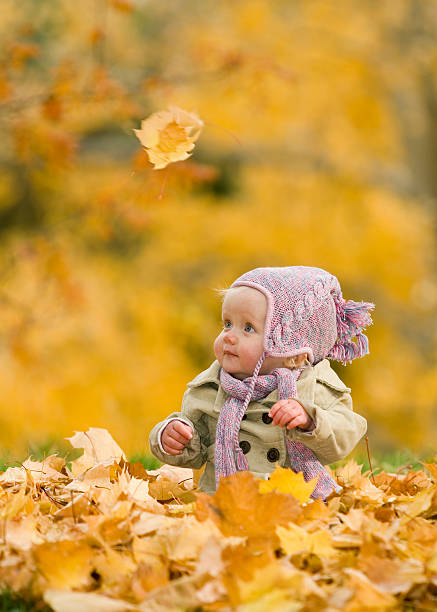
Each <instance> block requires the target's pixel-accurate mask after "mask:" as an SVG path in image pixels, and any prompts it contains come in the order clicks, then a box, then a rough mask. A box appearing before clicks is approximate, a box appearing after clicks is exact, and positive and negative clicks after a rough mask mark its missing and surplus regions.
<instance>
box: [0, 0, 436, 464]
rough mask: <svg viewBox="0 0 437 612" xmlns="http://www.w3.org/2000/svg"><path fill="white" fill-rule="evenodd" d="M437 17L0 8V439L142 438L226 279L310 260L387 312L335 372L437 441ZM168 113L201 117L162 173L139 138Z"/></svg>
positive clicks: (393, 417) (369, 401)
mask: <svg viewBox="0 0 437 612" xmlns="http://www.w3.org/2000/svg"><path fill="white" fill-rule="evenodd" d="M436 13H437V1H436V0H430V1H429V2H427V3H423V2H419V1H418V0H399V2H398V3H397V4H396V7H394V6H393V3H390V2H389V1H388V0H383V1H379V2H377V1H376V0H367V1H366V2H365V3H362V2H358V0H354V1H353V2H350V1H349V2H346V0H339V1H337V2H326V1H325V0H296V1H295V2H292V3H290V2H288V1H287V0H274V1H273V2H268V1H267V0H240V1H239V2H237V3H236V2H232V1H231V0H225V1H223V2H220V3H216V2H212V0H202V1H200V0H195V1H194V2H191V3H189V4H187V3H182V1H181V0H174V1H172V2H155V1H153V0H152V1H149V2H144V1H142V0H93V2H89V0H87V1H86V0H76V2H74V3H71V2H70V1H69V0H57V1H56V2H53V1H51V2H49V1H47V0H38V1H36V0H23V1H22V2H20V3H18V4H17V3H16V2H14V1H13V0H3V2H2V20H1V22H0V40H1V41H2V45H1V51H0V132H1V142H2V146H1V147H0V233H1V237H2V243H1V245H0V249H1V256H2V257H1V268H0V278H1V280H2V284H1V287H0V321H1V327H0V329H1V338H2V345H1V351H0V384H1V388H2V395H1V400H0V401H1V403H2V408H3V409H2V411H1V415H2V416H1V421H0V422H1V425H2V427H1V429H0V432H1V433H0V440H1V441H2V443H3V444H4V445H9V446H14V445H15V446H17V445H19V444H20V443H23V441H24V440H26V439H29V438H31V437H33V438H44V437H47V436H49V435H52V434H56V435H69V434H70V433H71V430H72V429H81V428H87V427H88V426H90V425H94V426H105V427H108V428H109V429H110V430H111V432H112V433H113V434H114V436H115V437H116V438H117V439H118V441H119V443H120V444H121V445H122V446H123V447H125V448H126V449H127V450H128V452H129V451H131V450H137V449H139V448H141V445H142V444H143V439H144V436H145V434H146V432H147V430H148V428H150V427H151V426H152V425H153V424H154V422H155V421H156V420H158V419H159V418H161V417H162V416H164V415H165V414H167V413H168V412H170V411H172V410H173V409H174V408H175V407H177V406H178V405H179V402H180V397H181V394H182V392H183V389H184V386H185V384H186V382H187V381H188V380H189V379H190V378H191V377H193V376H194V374H195V373H196V372H197V371H198V370H199V369H201V368H203V367H206V366H207V365H208V363H209V361H210V360H212V358H213V354H212V340H213V338H214V336H215V334H216V333H217V328H218V325H219V313H220V304H219V300H218V299H217V296H216V294H215V293H214V291H213V289H214V288H220V287H222V286H225V285H227V284H229V283H230V282H231V281H232V280H233V279H234V278H235V277H236V276H237V275H238V274H240V273H242V272H243V271H245V270H247V269H250V268H252V267H255V266H258V265H293V264H307V265H317V266H320V267H325V268H326V269H328V270H330V271H331V272H333V273H334V274H336V275H337V276H338V278H339V279H340V281H341V284H342V286H343V290H344V294H345V297H351V298H353V299H365V300H373V301H375V302H376V310H375V325H374V326H373V327H372V328H370V330H369V337H370V347H371V356H370V357H368V358H366V359H364V360H362V361H360V362H356V363H354V364H353V365H352V366H350V367H348V368H346V369H343V367H341V366H340V367H339V368H338V370H339V372H340V374H341V376H342V377H343V378H344V379H346V380H347V382H348V383H349V384H350V385H351V386H352V387H353V392H354V398H355V404H356V409H357V410H358V411H360V412H361V413H363V414H364V416H366V417H368V418H369V420H370V421H371V425H370V432H371V439H372V440H373V443H374V445H377V444H379V445H383V444H385V445H390V444H391V445H396V444H399V442H400V441H402V442H404V443H408V444H410V445H412V446H414V447H416V448H420V447H423V446H426V445H432V444H433V441H434V437H435V431H436V426H437V423H436V422H435V419H436V417H435V405H436V402H437V382H436V381H437V376H436V374H437V372H436V369H437V367H436V358H437V354H436V353H437V351H436V346H437V329H436V326H435V315H436V309H437V283H436V274H435V269H436V265H435V264H436V209H437V208H436V198H437V193H436V189H437V185H436V178H435V172H434V165H435V162H436V134H437V132H436V104H437V98H436V95H437V91H436V66H437V45H436V43H435V40H436V28H437V26H436V24H437V21H436ZM169 104H174V105H177V106H180V107H182V108H184V109H186V110H188V111H195V112H197V113H198V114H199V116H200V117H201V118H202V119H203V120H204V121H205V123H206V126H205V130H204V133H203V134H202V136H201V139H200V141H199V143H198V144H197V145H196V150H195V152H194V155H193V157H191V158H190V159H188V160H187V161H185V162H180V163H177V164H175V165H173V166H171V167H169V168H168V170H167V169H166V170H162V171H156V172H154V171H153V170H151V165H150V163H149V162H148V160H147V156H146V154H145V152H144V151H142V150H141V149H140V147H139V145H138V142H137V140H136V138H135V137H134V135H133V132H132V130H133V129H134V128H139V125H140V121H141V119H143V118H144V117H146V116H148V115H149V114H150V113H151V112H153V111H156V110H161V109H165V108H166V107H167V106H168V105H169ZM163 186H164V198H163V199H162V200H161V199H159V194H160V193H161V192H162V190H163Z"/></svg>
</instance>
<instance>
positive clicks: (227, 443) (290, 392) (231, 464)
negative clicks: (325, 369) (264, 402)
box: [215, 368, 340, 499]
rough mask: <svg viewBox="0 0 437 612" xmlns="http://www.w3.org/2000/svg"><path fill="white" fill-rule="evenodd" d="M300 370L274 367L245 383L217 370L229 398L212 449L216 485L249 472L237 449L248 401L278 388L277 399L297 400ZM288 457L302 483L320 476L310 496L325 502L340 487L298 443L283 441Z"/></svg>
mask: <svg viewBox="0 0 437 612" xmlns="http://www.w3.org/2000/svg"><path fill="white" fill-rule="evenodd" d="M302 371H303V368H296V369H294V370H290V369H288V368H277V369H276V370H273V371H272V372H271V373H270V374H267V375H264V376H257V373H256V372H254V375H253V376H251V377H250V378H245V379H244V380H239V379H237V378H234V377H233V376H231V375H230V374H229V373H228V372H226V370H224V369H223V368H222V369H221V370H220V383H221V386H222V387H223V389H224V391H225V392H226V393H227V395H228V397H227V399H226V401H225V403H224V405H223V407H222V409H221V411H220V415H219V418H218V423H217V433H216V447H215V477H216V483H217V485H218V483H219V480H220V478H222V477H223V476H230V475H231V474H234V473H235V472H236V471H237V470H248V469H249V464H248V462H247V459H246V457H245V455H244V453H243V451H242V450H241V448H240V446H239V441H238V433H239V431H240V426H241V420H242V418H243V415H244V413H245V412H246V408H247V406H248V405H249V402H250V401H251V400H252V401H258V400H260V399H262V398H264V397H266V396H267V395H268V394H269V393H271V392H272V391H273V390H274V389H276V388H277V389H278V399H279V400H281V399H287V398H293V397H294V398H296V397H297V380H298V378H299V376H300V375H301V373H302ZM286 445H287V451H288V455H289V457H290V463H291V467H292V469H293V471H294V472H303V476H304V478H305V481H308V480H312V479H313V478H316V476H318V477H319V479H318V481H317V485H316V488H315V489H314V492H313V493H312V495H311V497H313V498H314V499H317V498H322V499H325V498H326V497H327V496H328V495H329V494H330V493H332V490H333V489H334V490H335V491H339V490H340V487H339V486H338V485H337V483H336V482H335V480H334V479H333V478H332V477H331V476H330V474H329V473H328V471H327V470H326V469H325V468H324V467H323V465H322V464H321V463H320V461H319V460H318V459H317V457H316V455H315V454H314V453H313V451H312V450H311V449H309V448H307V447H306V446H305V445H304V444H302V443H301V442H293V441H291V440H288V439H287V438H286Z"/></svg>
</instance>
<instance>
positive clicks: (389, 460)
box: [331, 448, 436, 474]
mask: <svg viewBox="0 0 437 612" xmlns="http://www.w3.org/2000/svg"><path fill="white" fill-rule="evenodd" d="M351 456H352V457H353V458H354V459H355V461H356V462H357V463H358V464H360V465H362V466H363V471H364V472H365V471H367V470H369V469H370V466H369V459H368V457H367V454H366V455H364V454H363V453H362V452H359V453H355V454H354V455H351ZM348 460H349V458H348V459H344V460H343V461H338V462H337V463H333V464H331V467H332V468H334V469H335V468H336V467H340V466H342V465H344V464H345V463H347V461H348ZM370 460H371V462H372V468H373V471H374V472H375V473H378V472H381V471H383V472H392V473H393V472H399V473H401V474H402V473H406V472H407V471H408V470H423V469H424V468H423V465H422V463H421V462H424V463H433V462H435V461H436V454H435V451H434V452H433V451H427V452H426V451H425V452H424V453H422V454H421V455H418V454H416V453H413V452H412V451H410V450H409V449H407V448H405V449H400V450H395V451H386V452H377V453H371V456H370Z"/></svg>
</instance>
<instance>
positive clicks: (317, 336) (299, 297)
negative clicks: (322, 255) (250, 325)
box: [231, 266, 374, 376]
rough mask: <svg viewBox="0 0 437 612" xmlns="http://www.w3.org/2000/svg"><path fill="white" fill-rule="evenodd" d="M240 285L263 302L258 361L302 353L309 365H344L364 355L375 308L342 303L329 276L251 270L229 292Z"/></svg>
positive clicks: (295, 269)
mask: <svg viewBox="0 0 437 612" xmlns="http://www.w3.org/2000/svg"><path fill="white" fill-rule="evenodd" d="M240 286H246V287H253V288H254V289H258V291H261V292H262V293H263V294H264V295H265V296H266V298H267V317H266V322H265V330H264V353H263V355H262V360H263V359H264V358H265V357H267V356H271V357H293V356H295V355H299V354H301V353H307V354H308V359H309V361H310V362H311V363H313V364H315V363H318V362H319V361H321V360H322V359H324V358H325V357H327V358H328V359H334V360H338V361H341V362H342V363H344V364H346V363H348V362H351V361H352V360H353V359H355V358H357V357H364V355H367V353H368V352H369V343H368V340H367V336H365V335H364V334H363V333H362V330H363V329H364V328H365V327H367V326H368V325H370V324H371V323H372V319H371V316H370V314H369V312H370V311H371V310H372V309H373V308H374V304H372V303H370V302H354V301H352V300H348V301H345V300H344V299H343V296H342V293H341V289H340V284H339V282H338V280H337V278H336V277H335V276H333V275H332V274H329V272H326V271H325V270H322V269H320V268H310V267H306V266H290V267H284V268H256V269H255V270H251V271H250V272H246V273H245V274H243V275H242V276H240V277H239V278H238V279H237V280H236V281H235V282H234V283H232V285H231V289H232V288H233V287H240ZM353 338H356V342H353ZM260 365H261V364H260ZM258 369H259V368H256V370H258ZM256 374H257V372H256V373H255V376H256Z"/></svg>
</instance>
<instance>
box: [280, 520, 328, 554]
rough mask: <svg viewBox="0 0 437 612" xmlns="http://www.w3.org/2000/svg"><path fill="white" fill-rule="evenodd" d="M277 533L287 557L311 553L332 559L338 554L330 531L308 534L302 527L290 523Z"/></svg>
mask: <svg viewBox="0 0 437 612" xmlns="http://www.w3.org/2000/svg"><path fill="white" fill-rule="evenodd" d="M276 533H277V534H278V536H279V539H280V541H281V548H282V549H283V550H284V551H285V552H286V553H287V555H294V554H296V553H300V552H309V553H313V554H315V555H318V556H319V557H332V556H333V555H335V554H336V551H335V549H334V548H333V547H332V545H331V534H330V533H329V532H328V531H325V530H321V529H319V530H318V531H316V532H314V533H308V532H307V531H306V530H305V529H302V527H299V526H298V525H294V524H293V523H290V524H289V525H288V527H280V526H279V527H277V528H276Z"/></svg>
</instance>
